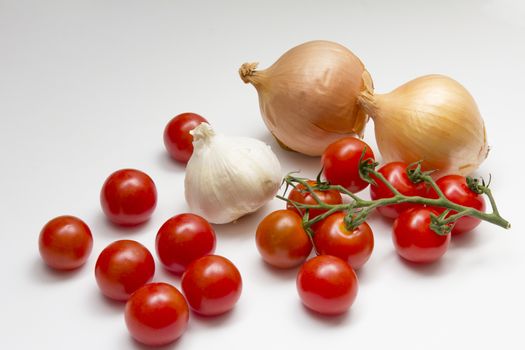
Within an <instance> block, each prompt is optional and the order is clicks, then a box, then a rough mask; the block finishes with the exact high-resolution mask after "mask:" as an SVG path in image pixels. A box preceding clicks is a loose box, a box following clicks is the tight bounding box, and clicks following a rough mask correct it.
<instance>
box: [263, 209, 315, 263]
mask: <svg viewBox="0 0 525 350" xmlns="http://www.w3.org/2000/svg"><path fill="white" fill-rule="evenodd" d="M255 241H256V244H257V249H258V250H259V253H260V254H261V256H262V258H263V260H264V261H265V262H267V263H268V264H270V265H272V266H275V267H279V268H283V269H286V268H290V267H295V266H298V265H300V264H301V263H303V262H304V261H305V260H306V258H307V257H308V255H310V252H311V251H312V242H311V241H310V237H308V234H307V233H306V232H305V230H304V229H303V222H302V219H301V217H300V216H299V215H298V214H297V213H296V212H295V211H291V210H277V211H274V212H272V213H270V214H269V215H268V216H266V217H265V218H264V219H263V220H262V221H261V222H260V223H259V226H258V227H257V233H256V235H255Z"/></svg>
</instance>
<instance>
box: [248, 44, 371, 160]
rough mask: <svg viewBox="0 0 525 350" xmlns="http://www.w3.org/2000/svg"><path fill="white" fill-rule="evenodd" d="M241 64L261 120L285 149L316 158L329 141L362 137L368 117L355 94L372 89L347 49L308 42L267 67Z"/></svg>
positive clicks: (357, 59) (366, 75)
mask: <svg viewBox="0 0 525 350" xmlns="http://www.w3.org/2000/svg"><path fill="white" fill-rule="evenodd" d="M256 67H257V64H256V63H245V64H243V65H242V66H241V68H240V69H239V74H240V76H241V78H242V80H243V81H244V82H245V83H251V84H252V85H253V86H255V88H256V89H257V92H258V94H259V105H260V110H261V114H262V116H263V119H264V122H265V124H266V126H267V127H268V129H269V130H270V131H271V133H272V134H273V135H274V136H275V138H276V139H277V140H278V141H279V144H281V146H283V147H285V148H289V149H292V150H294V151H297V152H300V153H304V154H307V155H310V156H319V155H321V154H322V153H323V151H324V149H325V148H326V146H328V145H329V144H330V143H332V142H333V141H335V140H337V139H339V138H341V137H344V136H347V135H348V134H354V135H355V134H357V135H360V136H362V134H363V129H364V127H365V124H366V121H367V117H366V113H365V111H364V110H363V108H362V107H361V106H360V105H359V103H358V101H357V98H358V96H359V95H360V93H362V92H365V93H368V94H371V93H372V92H373V85H372V79H371V77H370V75H369V74H368V72H367V70H366V69H365V67H364V65H363V63H362V62H361V61H360V60H359V58H358V57H357V56H355V55H354V54H353V53H352V52H351V51H350V50H348V49H347V48H346V47H344V46H342V45H339V44H337V43H334V42H330V41H310V42H307V43H304V44H301V45H299V46H296V47H294V48H292V49H290V50H289V51H287V52H286V53H285V54H284V55H282V56H281V57H280V58H279V59H278V60H277V61H276V62H275V63H274V64H273V65H272V66H271V67H269V68H268V69H266V70H260V71H257V70H256Z"/></svg>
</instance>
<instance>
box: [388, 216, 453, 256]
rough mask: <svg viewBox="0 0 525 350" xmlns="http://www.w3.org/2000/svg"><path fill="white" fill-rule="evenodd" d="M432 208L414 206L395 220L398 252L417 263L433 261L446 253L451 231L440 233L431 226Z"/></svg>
mask: <svg viewBox="0 0 525 350" xmlns="http://www.w3.org/2000/svg"><path fill="white" fill-rule="evenodd" d="M432 213H433V214H434V215H437V212H436V211H435V210H434V209H431V208H413V209H409V210H407V211H404V212H402V213H401V214H400V215H399V217H398V218H397V219H396V220H395V221H394V226H393V234H392V239H393V241H394V246H395V248H396V251H397V253H398V254H399V255H400V256H401V257H402V258H404V259H406V260H408V261H411V262H415V263H431V262H434V261H436V260H438V259H439V258H441V257H442V256H443V254H445V253H446V251H447V249H448V246H449V243H450V233H449V234H448V235H445V236H441V235H438V234H437V233H435V232H434V231H432V229H431V228H430V214H432Z"/></svg>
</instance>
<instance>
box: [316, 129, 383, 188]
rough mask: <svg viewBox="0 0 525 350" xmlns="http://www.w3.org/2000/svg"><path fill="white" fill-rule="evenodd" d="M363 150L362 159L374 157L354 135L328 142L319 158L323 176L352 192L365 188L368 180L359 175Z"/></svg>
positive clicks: (365, 145) (366, 146)
mask: <svg viewBox="0 0 525 350" xmlns="http://www.w3.org/2000/svg"><path fill="white" fill-rule="evenodd" d="M365 149H366V150H365ZM363 150H365V154H364V156H363V160H366V159H369V158H371V159H372V160H374V159H375V157H374V152H373V151H372V148H370V146H368V145H367V144H366V143H365V142H363V141H361V140H359V139H357V138H355V137H345V138H342V139H340V140H337V141H335V142H334V143H332V144H330V145H329V146H328V147H327V148H326V150H325V151H324V153H323V156H322V158H321V162H322V165H323V169H324V170H323V171H324V176H325V177H326V179H327V180H328V182H330V184H332V185H341V186H343V187H346V188H347V189H348V190H349V191H350V192H353V193H357V192H359V191H361V190H363V189H364V188H366V186H368V182H366V181H365V180H363V179H361V176H360V175H359V161H360V160H361V156H362V154H363Z"/></svg>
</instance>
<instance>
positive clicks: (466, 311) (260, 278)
mask: <svg viewBox="0 0 525 350" xmlns="http://www.w3.org/2000/svg"><path fill="white" fill-rule="evenodd" d="M218 3H219V2H213V1H209V2H208V3H204V2H201V1H192V2H189V1H188V2H184V3H183V2H182V1H167V0H165V1H160V0H159V1H145V0H144V1H130V0H125V1H124V0H122V1H102V0H100V1H69V0H63V1H57V0H53V1H51V0H48V1H23V0H13V1H6V0H0V121H1V124H0V160H1V164H2V165H1V172H0V184H1V190H0V193H1V194H0V213H1V220H0V238H1V241H0V242H1V244H0V259H1V261H0V276H2V288H1V289H0V303H1V304H0V332H1V335H0V348H1V349H37V348H39V349H76V350H80V349H128V348H129V349H142V348H145V347H143V346H141V345H139V344H137V343H136V342H134V341H132V339H131V338H130V337H129V336H128V334H127V331H126V328H125V325H124V322H123V315H122V310H123V305H122V304H119V303H113V302H110V301H108V300H106V299H105V298H103V297H102V296H101V295H100V293H99V292H98V290H97V287H96V284H95V281H94V277H93V267H94V263H95V260H96V258H97V255H98V253H99V252H100V251H101V250H102V249H103V247H104V246H106V245H107V244H108V243H110V242H111V241H114V240H116V239H121V238H130V239H135V240H138V241H140V242H142V243H144V244H145V245H146V246H147V247H149V248H150V249H152V250H153V248H154V237H155V234H156V231H157V229H158V228H159V227H160V225H161V224H162V223H163V222H164V221H165V220H166V219H168V218H169V217H170V216H172V215H174V214H176V213H180V212H183V211H185V210H186V206H185V203H184V198H183V175H184V168H183V167H182V166H179V165H177V164H174V163H173V162H172V161H170V160H169V159H168V157H167V156H166V153H165V151H164V148H163V143H162V131H163V128H164V125H165V123H166V122H167V121H168V120H169V119H170V118H171V117H172V116H173V115H175V114H178V113H180V112H183V111H194V112H198V113H200V114H202V115H203V116H205V117H206V118H208V120H209V121H210V122H211V123H212V124H213V125H214V126H215V127H216V128H217V129H218V130H219V131H222V132H225V133H229V134H232V135H233V134H236V135H245V136H251V137H257V138H260V139H262V140H265V141H266V142H268V143H270V144H271V145H272V147H273V149H274V150H275V151H276V152H277V154H278V156H279V158H280V159H281V161H282V164H283V168H284V170H285V171H289V170H296V169H302V170H303V173H304V174H307V175H313V174H315V173H316V171H317V166H318V160H317V159H312V158H307V157H303V156H300V155H297V154H291V153H287V152H284V151H282V150H280V149H279V148H278V146H277V145H276V144H275V142H274V141H273V140H272V139H271V138H270V137H269V134H268V132H267V131H266V129H265V127H264V124H263V122H262V120H261V118H260V116H259V110H258V102H257V95H256V92H255V89H254V88H253V87H251V86H247V85H244V84H243V83H242V82H241V80H240V78H239V77H238V75H237V68H238V67H239V66H240V64H241V63H243V62H246V61H253V60H258V61H259V62H260V63H261V67H267V66H268V65H270V64H271V63H273V62H274V61H275V60H276V59H277V58H278V57H279V56H280V55H281V54H282V53H284V52H285V51H286V50H287V49H289V48H291V47H292V46H294V45H296V44H299V43H301V42H304V41H307V40H312V39H330V40H334V41H337V42H340V43H342V44H344V45H346V46H348V47H349V48H351V49H352V50H353V51H354V52H355V53H356V54H357V55H358V56H360V57H361V59H362V60H363V61H364V62H365V64H366V65H367V68H368V70H369V71H370V72H371V74H372V76H373V78H374V82H375V86H376V89H377V91H379V92H382V91H389V90H391V89H393V88H394V87H396V86H397V85H399V84H401V83H403V82H405V81H407V80H409V79H412V78H414V77H416V76H418V75H422V74H427V73H443V74H447V75H450V76H452V77H454V78H455V79H457V80H459V81H460V82H462V83H463V84H464V85H465V86H466V87H467V88H468V89H469V90H470V91H471V93H472V94H473V95H474V96H475V98H476V100H477V102H478V104H479V107H480V109H481V111H482V113H483V115H484V118H485V121H486V125H487V129H488V133H489V138H490V144H491V146H492V151H491V153H490V157H489V159H487V161H486V162H485V163H484V164H483V166H482V168H481V169H480V171H479V174H482V175H487V174H488V173H492V175H493V191H494V193H495V196H496V199H497V201H498V203H499V205H500V209H501V212H502V213H503V214H504V215H505V217H506V218H508V219H509V220H510V221H511V222H512V224H513V228H512V229H511V230H510V231H504V230H503V229H500V228H498V227H495V226H491V225H489V224H482V225H481V226H480V227H479V228H478V229H477V230H476V232H474V233H472V234H471V235H468V236H465V237H464V238H463V239H458V240H455V241H454V242H453V244H452V246H451V249H450V250H449V252H448V253H447V255H446V256H445V258H444V259H443V260H442V261H441V262H440V263H438V264H435V265H432V266H423V267H420V268H414V267H411V266H407V264H405V263H403V262H402V261H401V260H400V259H399V258H398V257H397V256H396V254H395V252H394V250H393V247H392V243H391V240H390V231H389V224H388V223H387V222H385V221H383V220H381V219H379V218H377V217H374V218H372V219H371V224H372V226H373V228H374V230H375V237H376V248H375V251H374V254H373V256H372V258H371V260H370V261H369V263H368V264H367V265H366V266H365V267H364V268H363V269H362V271H360V272H359V278H360V291H359V295H358V299H357V301H356V303H355V304H354V306H353V307H352V309H351V311H350V312H349V313H348V314H345V315H343V316H340V317H332V318H324V317H319V316H316V315H314V314H312V313H310V312H308V311H306V310H305V309H304V308H303V307H302V306H301V304H300V302H299V298H298V296H297V294H296V289H295V275H296V270H291V271H281V272H277V271H273V270H271V269H270V268H268V267H266V266H265V265H264V264H263V263H262V262H261V259H260V258H259V256H258V253H257V251H256V248H255V244H254V230H255V227H256V225H257V223H258V222H259V220H260V219H261V218H262V217H263V216H264V215H265V214H266V213H268V212H269V211H270V210H272V209H274V208H280V207H281V206H282V203H280V202H279V201H277V200H275V201H273V202H272V203H271V204H270V205H268V206H267V207H266V208H264V210H261V211H260V212H259V213H257V214H255V215H252V216H249V217H246V218H244V219H242V220H240V221H239V222H238V223H236V224H231V225H224V226H216V230H217V233H218V236H219V237H218V246H217V253H218V254H222V255H225V256H227V257H228V258H230V259H231V260H233V261H234V262H235V263H236V264H237V266H238V267H239V269H240V271H241V273H242V276H243V279H244V290H243V294H242V297H241V300H240V302H239V303H238V305H237V307H236V308H235V310H234V311H233V312H231V313H229V314H227V315H225V316H222V317H219V318H213V319H202V318H199V317H196V316H194V315H192V317H191V323H190V327H189V329H188V331H187V332H186V334H184V336H183V337H182V338H181V339H180V340H179V341H178V342H177V343H175V344H172V345H170V346H167V347H166V348H167V349H268V348H299V346H300V348H301V349H319V348H327V349H332V348H333V349H337V348H345V349H349V348H351V349H369V348H382V349H386V348H388V349H422V348H425V349H458V348H471V349H472V348H477V349H481V348H501V349H523V348H525V338H524V337H523V321H524V319H523V315H524V313H525V303H524V296H525V286H524V272H525V269H524V267H525V258H524V255H523V250H524V246H525V234H524V232H523V225H522V222H521V219H522V218H523V204H522V203H523V199H522V198H523V191H522V189H521V187H522V185H520V186H517V185H516V183H517V182H520V181H522V174H523V173H522V171H523V166H522V164H523V155H522V152H523V150H524V146H525V143H524V140H523V139H524V138H523V128H524V123H523V117H524V111H523V106H522V102H523V99H524V96H525V88H524V86H525V85H524V84H523V80H524V78H525V64H524V62H525V44H524V43H525V22H524V20H523V19H524V18H525V8H524V7H525V5H524V3H523V2H520V1H510V0H508V1H499V2H498V1H461V2H459V1H439V2H438V1H436V2H432V4H430V2H428V3H429V4H426V5H423V4H422V3H421V2H416V1H411V2H410V1H401V2H395V4H394V2H387V1H384V2H380V1H373V2H365V1H324V2H322V5H321V2H315V1H287V2H284V1H252V2H249V1H237V2H223V3H222V4H221V5H219V4H218ZM372 130H373V125H372V124H370V125H369V126H368V128H367V135H366V140H367V141H369V142H371V143H374V141H373V131H372ZM513 163H514V164H513ZM123 167H135V168H139V169H142V170H144V171H146V172H147V173H149V174H150V175H151V176H152V177H153V179H154V180H155V182H156V184H157V187H158V191H159V203H158V209H157V210H156V212H155V214H154V216H153V218H152V220H151V221H150V222H148V223H147V224H145V225H143V226H140V227H137V228H134V229H127V230H126V229H119V228H116V227H114V226H112V225H110V224H108V223H107V222H106V220H105V219H104V217H103V215H102V213H101V210H100V207H99V201H98V195H99V190H100V187H101V185H102V183H103V181H104V179H105V178H106V176H107V175H108V174H110V173H111V172H112V171H114V170H116V169H119V168H123ZM61 214H73V215H77V216H79V217H81V218H83V219H84V220H85V221H86V222H87V223H88V224H89V225H90V226H91V229H92V231H93V234H94V238H95V245H94V249H93V253H92V255H91V257H90V259H89V261H88V263H87V265H86V266H85V267H84V268H82V269H80V270H78V271H76V272H73V273H69V274H57V273H54V272H52V271H50V270H48V269H47V268H45V267H44V265H43V263H42V262H41V260H40V257H39V254H38V249H37V237H38V234H39V231H40V228H41V227H42V226H43V225H44V223H45V222H46V221H47V220H49V219H51V218H52V217H55V216H57V215H61ZM155 280H156V281H167V282H170V283H173V284H174V285H176V286H179V285H180V284H179V280H178V279H177V278H175V277H173V276H171V275H169V274H167V273H166V272H164V271H163V270H162V268H160V266H157V273H156V275H155Z"/></svg>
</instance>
